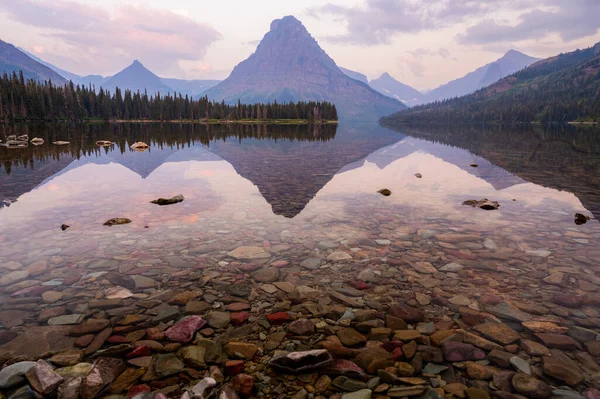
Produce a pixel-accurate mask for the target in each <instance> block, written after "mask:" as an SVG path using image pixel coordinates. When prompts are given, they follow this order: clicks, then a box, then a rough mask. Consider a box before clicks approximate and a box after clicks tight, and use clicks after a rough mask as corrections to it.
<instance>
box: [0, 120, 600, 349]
mask: <svg viewBox="0 0 600 399" xmlns="http://www.w3.org/2000/svg"><path fill="white" fill-rule="evenodd" d="M192 129H193V130H192ZM240 129H241V130H240ZM249 129H250V130H244V129H243V128H240V127H234V128H231V127H225V128H222V127H211V130H210V132H209V131H206V128H202V127H197V126H196V127H194V128H192V127H191V126H190V125H166V126H160V125H145V126H109V127H102V126H100V127H93V128H90V127H87V128H85V127H84V128H81V127H71V128H66V127H64V126H63V127H59V128H52V127H44V128H30V129H29V135H30V137H34V136H41V137H43V138H44V139H45V140H46V144H44V145H43V146H39V147H33V146H30V147H29V148H27V149H6V148H1V147H0V159H1V160H2V163H3V165H4V167H3V169H2V171H1V173H0V193H1V196H2V198H7V199H11V200H16V202H14V203H12V204H10V206H4V207H3V208H2V209H0V245H1V250H0V268H1V269H3V270H2V272H3V275H6V274H10V273H13V272H15V271H24V272H25V273H22V274H20V275H17V277H14V278H11V279H8V280H7V279H4V280H2V279H1V278H0V282H1V283H0V284H1V286H0V299H1V300H2V303H3V304H4V305H3V308H2V310H0V323H1V325H2V326H3V328H4V329H10V330H11V331H16V332H17V333H18V332H21V331H25V330H26V329H27V328H28V327H30V326H34V325H38V324H44V322H38V317H39V315H40V313H41V311H43V310H44V309H47V308H48V307H50V306H54V305H52V303H53V302H50V303H38V302H35V301H30V302H28V300H24V299H23V298H26V299H27V298H29V297H30V296H33V297H35V296H36V295H38V296H39V294H40V292H42V291H44V290H46V289H50V288H51V289H52V290H54V291H58V292H61V293H62V296H61V299H59V302H57V303H66V304H67V308H68V309H69V312H70V313H75V312H86V311H87V312H88V313H90V312H89V311H88V310H87V308H86V306H87V303H88V301H90V299H91V298H105V297H106V296H107V285H106V282H105V281H103V280H102V279H101V275H102V273H105V272H108V271H117V272H119V273H121V274H124V275H131V276H144V277H148V278H150V279H152V280H153V281H156V282H157V284H158V285H157V286H156V287H155V288H158V289H159V290H165V289H167V290H173V291H174V292H177V291H178V290H184V291H188V290H191V289H196V288H198V287H199V286H202V285H203V284H204V282H206V281H209V280H210V281H214V285H213V286H212V288H213V290H212V291H211V290H210V289H209V290H208V291H207V292H208V294H206V295H216V296H215V298H217V296H218V295H221V294H218V292H219V287H221V286H222V285H228V284H231V283H233V282H236V281H237V282H240V281H241V282H246V281H247V280H248V277H247V276H246V275H245V274H244V273H245V272H247V271H248V270H252V269H254V268H255V265H262V264H267V263H268V264H273V263H274V262H281V261H284V262H289V264H288V267H287V268H286V269H285V272H282V273H283V274H282V275H281V276H280V279H282V280H283V279H285V281H288V282H290V283H292V284H294V285H298V286H300V285H301V286H309V287H311V288H316V289H318V290H320V292H329V291H330V290H331V287H332V286H333V287H339V284H342V283H345V284H348V283H350V282H352V281H354V280H356V279H357V277H356V276H357V273H360V271H361V270H363V269H366V268H369V269H372V270H375V271H376V273H375V275H376V276H379V278H384V279H385V282H383V283H380V285H381V287H378V288H381V290H374V291H373V292H369V293H367V294H366V295H365V296H364V298H358V299H356V300H355V301H354V302H349V303H351V305H349V306H353V307H360V306H364V304H365V303H366V304H368V305H369V307H372V306H371V305H372V304H374V303H375V304H377V303H389V302H391V301H392V300H393V299H392V298H396V297H397V295H398V293H399V292H402V295H404V296H405V297H406V298H405V300H408V301H409V303H413V304H416V303H417V302H418V303H420V304H422V305H423V306H427V304H429V303H431V299H432V298H434V297H436V296H440V295H441V296H442V297H445V298H451V299H453V298H458V299H455V300H454V301H455V302H456V304H458V305H460V306H468V307H469V308H471V309H473V310H483V306H484V305H485V304H486V302H485V300H484V298H485V297H486V296H487V297H489V296H498V297H500V298H503V299H504V300H505V301H507V302H510V303H511V304H513V305H515V306H517V307H519V308H521V309H527V311H528V312H532V314H535V315H536V316H535V317H537V319H538V320H549V321H553V322H557V323H558V324H561V325H567V326H570V325H578V326H583V327H591V328H599V327H600V312H599V309H598V307H597V306H596V305H593V306H585V307H579V308H575V309H567V308H564V307H561V306H557V305H556V304H554V303H553V301H552V299H551V298H552V297H553V296H554V295H555V294H556V293H557V292H566V293H569V294H573V295H586V294H587V293H594V292H596V291H598V289H599V287H600V279H599V278H598V277H596V276H597V274H598V272H600V245H599V244H600V224H599V223H598V220H597V219H598V214H599V210H600V208H599V207H598V204H599V200H598V194H599V193H600V189H599V188H600V186H599V185H598V181H599V180H598V179H599V177H598V176H599V175H600V170H599V168H600V151H599V148H598V147H599V145H598V142H599V141H598V140H597V137H598V136H597V132H595V131H586V130H576V129H570V130H568V131H546V132H544V131H541V130H539V131H538V130H528V131H515V130H502V131H498V130H493V129H492V130H473V129H469V128H458V129H449V130H448V129H442V130H437V129H416V128H405V129H399V131H392V130H389V129H385V128H382V127H379V126H372V125H371V126H369V125H360V124H350V123H346V124H344V123H342V124H340V126H339V127H337V128H335V127H333V126H329V127H327V128H323V129H322V130H320V131H314V130H307V128H306V127H278V128H276V129H275V128H269V127H267V128H258V127H256V126H254V127H251V128H249ZM252 129H254V130H252ZM2 139H4V138H3V137H2ZM56 139H63V140H70V141H71V144H70V145H69V146H64V147H63V146H60V147H58V146H53V145H52V144H50V143H51V142H52V141H53V140H56ZM99 139H106V140H113V141H116V142H117V145H115V146H114V147H109V148H99V147H97V146H96V145H95V141H96V140H99ZM140 140H141V141H145V142H146V143H148V144H150V149H149V150H148V151H146V152H135V151H132V150H130V149H129V145H130V144H131V143H132V142H135V141H140ZM474 163H475V164H477V165H478V167H477V168H474V167H471V166H470V165H471V164H474ZM9 172H10V173H9ZM416 173H421V174H422V178H421V179H418V178H416V177H415V174H416ZM382 188H387V189H390V190H391V191H392V195H391V196H389V197H384V196H381V195H380V194H378V193H377V191H378V190H379V189H382ZM177 194H183V195H184V197H185V201H184V202H182V203H180V204H176V205H171V206H164V207H159V206H157V205H153V204H151V203H150V201H151V200H153V199H156V198H158V197H170V196H173V195H177ZM481 198H489V199H491V200H496V201H499V203H500V205H501V206H500V209H499V210H497V211H484V210H480V209H475V208H470V207H467V206H463V205H462V202H463V201H464V200H467V199H481ZM576 212H579V213H583V214H586V215H588V216H590V217H592V220H590V221H589V222H588V223H586V224H584V225H580V226H578V225H575V224H574V217H573V215H574V214H575V213H576ZM594 215H596V217H594ZM113 217H127V218H130V219H132V221H133V222H132V223H131V224H128V225H123V226H114V227H106V226H103V225H102V224H103V223H104V222H105V221H106V220H108V219H110V218H113ZM63 223H64V224H67V225H69V226H70V228H69V229H68V230H66V231H61V230H60V228H59V226H60V225H61V224H63ZM244 246H248V247H252V248H253V249H252V250H251V251H250V252H251V254H249V255H248V254H246V256H234V255H233V254H232V253H231V252H230V251H233V250H235V249H236V248H239V247H244ZM314 258H319V259H321V261H320V263H319V265H320V268H319V265H317V267H316V270H315V268H313V267H312V266H310V265H302V262H304V261H305V260H307V259H314ZM417 262H429V263H431V264H432V265H433V266H434V267H435V268H436V269H437V271H436V272H433V273H432V272H430V271H426V270H425V269H423V268H422V267H421V268H419V266H417V267H415V266H413V265H415V264H416V263H417ZM449 264H453V265H454V266H452V267H446V266H447V265H449ZM456 264H458V266H459V267H456ZM444 267H446V268H445V269H444ZM557 275H559V276H560V275H562V276H564V279H563V280H562V281H561V282H560V283H556V276H557ZM12 276H15V275H14V274H12ZM283 276H285V277H283ZM550 276H552V278H551V279H548V278H549V277H550ZM211 279H212V280H211ZM544 279H546V281H544ZM200 281H202V282H203V283H200ZM548 281H552V283H549V282H548ZM211 284H213V283H211ZM336 284H337V285H336ZM388 286H389V287H393V289H394V290H396V291H393V292H395V293H396V294H394V296H390V297H387V296H386V295H387V294H386V291H385V289H384V288H385V287H388ZM43 287H49V288H43ZM144 288H146V289H147V288H149V287H144ZM144 288H142V290H143V289H144ZM153 289H154V288H151V289H150V291H143V292H144V294H143V296H142V297H140V299H143V298H146V297H147V295H151V294H152V293H153V292H154V291H152V290H153ZM256 289H257V292H259V293H260V295H257V296H252V297H251V298H250V299H251V302H252V310H253V314H254V313H257V314H258V313H261V312H262V311H263V310H264V309H272V306H273V303H277V302H276V301H275V302H273V299H274V298H275V297H277V296H278V294H275V296H273V297H270V296H267V298H266V299H265V298H263V297H262V296H261V295H266V294H265V293H264V292H262V291H259V289H258V286H257V287H256ZM263 291H265V292H267V291H266V290H263ZM158 292H161V291H158ZM217 294H218V295H217ZM279 294H281V295H284V294H283V293H282V292H279ZM281 295H279V296H281ZM390 295H391V294H390ZM284 296H285V295H284ZM214 300H215V299H213V301H214ZM415 301H417V302H415ZM217 302H218V301H217ZM217 307H218V306H217ZM140 309H141V308H140ZM427 309H428V310H427V311H428V312H431V313H432V314H434V313H436V312H437V314H436V319H439V318H443V317H447V316H444V314H443V312H442V311H441V310H440V309H441V308H439V307H433V308H431V309H430V308H427ZM486 310H487V308H486ZM140 311H144V310H140ZM91 313H92V314H93V312H91ZM96 316H97V315H96ZM96 316H95V317H96ZM104 316H106V315H105V314H102V317H104ZM108 316H111V315H110V312H109V313H108ZM515 328H516V327H515ZM9 345H10V344H9Z"/></svg>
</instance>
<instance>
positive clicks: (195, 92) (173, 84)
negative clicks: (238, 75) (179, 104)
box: [160, 78, 221, 97]
mask: <svg viewBox="0 0 600 399" xmlns="http://www.w3.org/2000/svg"><path fill="white" fill-rule="evenodd" d="M160 79H161V80H162V81H163V83H164V84H166V85H167V86H169V87H170V88H172V89H173V90H174V91H176V92H177V93H181V94H182V95H186V94H187V95H188V96H191V97H198V96H199V95H200V94H202V93H204V92H205V91H206V90H208V89H210V88H211V87H213V86H216V85H217V84H219V83H220V82H221V81H220V80H183V79H170V78H160Z"/></svg>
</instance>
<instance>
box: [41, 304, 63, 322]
mask: <svg viewBox="0 0 600 399" xmlns="http://www.w3.org/2000/svg"><path fill="white" fill-rule="evenodd" d="M65 314H67V308H66V307H64V306H55V307H53V308H46V309H43V310H42V311H41V312H40V315H39V316H38V321H39V322H40V323H46V322H47V321H48V320H50V319H51V318H53V317H57V316H62V315H65Z"/></svg>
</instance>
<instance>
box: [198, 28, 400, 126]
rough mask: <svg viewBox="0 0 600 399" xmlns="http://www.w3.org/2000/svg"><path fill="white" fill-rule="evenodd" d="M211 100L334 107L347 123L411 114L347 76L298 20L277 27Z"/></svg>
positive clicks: (216, 88)
mask: <svg viewBox="0 0 600 399" xmlns="http://www.w3.org/2000/svg"><path fill="white" fill-rule="evenodd" d="M206 95H208V97H209V99H213V100H219V101H220V100H224V101H225V102H230V103H231V102H237V101H238V100H241V101H242V102H245V103H253V102H271V101H274V100H277V101H278V102H289V101H298V100H309V99H310V100H323V101H330V102H333V103H335V104H336V107H337V109H338V112H339V114H340V115H342V116H344V117H357V116H359V115H360V116H361V117H366V115H369V116H381V115H384V114H385V113H386V112H387V113H389V112H390V111H391V110H393V111H392V112H394V111H398V110H401V109H403V108H405V106H404V105H403V104H402V103H401V102H399V101H396V100H394V99H391V98H389V97H387V96H384V95H382V94H380V93H378V92H377V91H375V90H373V89H372V88H371V87H369V85H367V84H366V83H364V82H361V81H359V80H355V79H353V78H350V77H349V76H347V75H346V74H344V73H343V72H342V71H341V70H340V68H339V67H338V66H337V65H336V63H335V62H334V61H333V59H331V57H329V56H328V55H327V53H325V51H323V49H322V48H321V47H320V46H319V44H318V43H317V41H316V40H315V39H314V38H313V37H312V36H311V35H310V34H309V33H308V31H307V30H306V28H305V27H304V25H302V23H301V22H300V21H298V20H297V19H296V18H294V17H293V16H287V17H284V18H282V19H277V20H275V21H273V22H272V23H271V29H270V31H269V32H268V33H267V34H266V35H265V36H264V38H263V39H262V41H261V42H260V44H259V45H258V47H257V49H256V51H255V52H254V54H252V55H251V56H250V57H249V58H248V59H246V60H245V61H243V62H241V63H240V64H238V65H237V66H236V67H235V68H234V69H233V71H232V72H231V75H229V77H228V78H227V79H225V80H224V81H223V82H221V83H219V84H218V85H216V86H214V87H213V88H211V89H209V90H208V91H207V92H206Z"/></svg>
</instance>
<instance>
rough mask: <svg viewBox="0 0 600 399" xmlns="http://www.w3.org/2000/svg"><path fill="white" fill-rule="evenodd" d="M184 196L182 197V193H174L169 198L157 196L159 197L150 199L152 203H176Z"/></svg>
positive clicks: (181, 200)
mask: <svg viewBox="0 0 600 399" xmlns="http://www.w3.org/2000/svg"><path fill="white" fill-rule="evenodd" d="M184 199H185V198H184V197H183V195H181V194H179V195H176V196H174V197H171V198H159V199H155V200H154V201H150V202H151V203H152V204H157V205H161V206H163V205H173V204H177V203H179V202H183V200H184Z"/></svg>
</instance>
